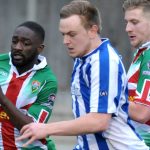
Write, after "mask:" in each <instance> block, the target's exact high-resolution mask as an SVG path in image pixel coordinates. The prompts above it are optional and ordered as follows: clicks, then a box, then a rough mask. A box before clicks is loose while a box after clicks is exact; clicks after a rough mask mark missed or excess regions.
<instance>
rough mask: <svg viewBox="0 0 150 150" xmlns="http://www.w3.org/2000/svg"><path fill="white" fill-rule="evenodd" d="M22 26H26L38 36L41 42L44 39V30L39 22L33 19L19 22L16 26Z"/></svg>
mask: <svg viewBox="0 0 150 150" xmlns="http://www.w3.org/2000/svg"><path fill="white" fill-rule="evenodd" d="M22 26H23V27H27V28H29V29H31V30H32V31H34V32H35V33H36V34H37V35H38V36H39V38H40V39H41V41H42V42H43V41H44V39H45V30H44V28H43V27H42V26H41V25H40V24H38V23H36V22H34V21H26V22H24V23H22V24H20V25H19V26H17V27H22Z"/></svg>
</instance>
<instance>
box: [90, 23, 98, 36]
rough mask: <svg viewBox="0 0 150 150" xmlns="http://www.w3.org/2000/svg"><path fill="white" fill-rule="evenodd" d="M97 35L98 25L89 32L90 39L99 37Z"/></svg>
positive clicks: (93, 26)
mask: <svg viewBox="0 0 150 150" xmlns="http://www.w3.org/2000/svg"><path fill="white" fill-rule="evenodd" d="M97 33H98V26H97V25H92V27H91V28H90V30H89V36H90V38H95V36H97Z"/></svg>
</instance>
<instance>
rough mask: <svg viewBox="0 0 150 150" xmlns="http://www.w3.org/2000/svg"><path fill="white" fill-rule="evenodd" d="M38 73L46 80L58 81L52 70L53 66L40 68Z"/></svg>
mask: <svg viewBox="0 0 150 150" xmlns="http://www.w3.org/2000/svg"><path fill="white" fill-rule="evenodd" d="M37 73H38V75H40V76H43V77H44V79H45V80H49V81H54V82H57V78H56V75H55V74H54V72H53V71H52V69H51V67H50V66H48V65H46V66H45V67H44V68H43V69H41V70H39V71H38V72H37Z"/></svg>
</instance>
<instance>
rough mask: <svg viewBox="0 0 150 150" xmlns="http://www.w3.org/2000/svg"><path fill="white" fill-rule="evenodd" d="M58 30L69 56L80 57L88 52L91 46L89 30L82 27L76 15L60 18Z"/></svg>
mask: <svg viewBox="0 0 150 150" xmlns="http://www.w3.org/2000/svg"><path fill="white" fill-rule="evenodd" d="M59 30H60V32H61V33H62V35H63V43H64V45H66V46H67V48H68V53H69V55H70V56H71V57H73V58H76V57H82V56H84V55H86V54H87V53H89V51H90V47H91V41H90V37H89V31H88V30H87V29H85V28H84V26H83V25H82V23H81V19H80V17H79V16H78V15H72V16H70V17H68V18H65V19H60V24H59Z"/></svg>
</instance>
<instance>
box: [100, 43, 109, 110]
mask: <svg viewBox="0 0 150 150" xmlns="http://www.w3.org/2000/svg"><path fill="white" fill-rule="evenodd" d="M99 52H100V53H99V57H100V65H99V70H100V73H99V74H100V78H99V79H100V81H99V82H100V83H99V85H100V88H99V93H100V96H99V104H98V105H99V107H98V112H107V108H108V90H109V67H110V66H109V53H108V49H107V48H106V46H105V45H103V46H102V47H101V49H100V51H99ZM103 92H105V93H106V95H104V96H103V95H102V96H101V93H103Z"/></svg>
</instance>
